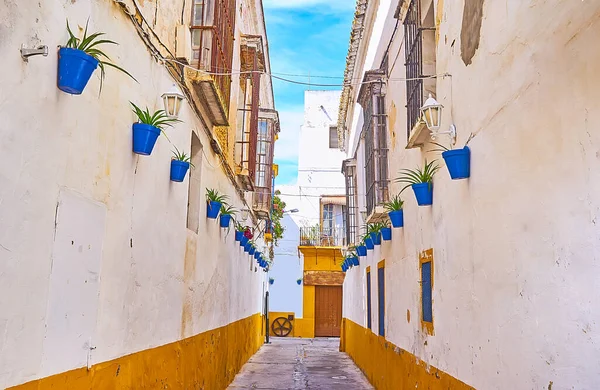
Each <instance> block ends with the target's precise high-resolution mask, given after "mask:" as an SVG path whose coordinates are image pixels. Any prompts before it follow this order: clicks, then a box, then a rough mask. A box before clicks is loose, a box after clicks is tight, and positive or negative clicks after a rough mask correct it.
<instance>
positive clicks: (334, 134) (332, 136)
mask: <svg viewBox="0 0 600 390" xmlns="http://www.w3.org/2000/svg"><path fill="white" fill-rule="evenodd" d="M338 146H339V137H338V131H337V126H330V127H329V149H337V148H338Z"/></svg>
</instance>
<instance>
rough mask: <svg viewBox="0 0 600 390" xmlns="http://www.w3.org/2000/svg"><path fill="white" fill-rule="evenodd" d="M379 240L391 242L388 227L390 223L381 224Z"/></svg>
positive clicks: (390, 231)
mask: <svg viewBox="0 0 600 390" xmlns="http://www.w3.org/2000/svg"><path fill="white" fill-rule="evenodd" d="M380 233H381V238H382V239H383V241H391V239H392V228H391V227H390V221H385V222H382V223H381V230H380Z"/></svg>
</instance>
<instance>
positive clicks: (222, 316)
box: [0, 0, 272, 387]
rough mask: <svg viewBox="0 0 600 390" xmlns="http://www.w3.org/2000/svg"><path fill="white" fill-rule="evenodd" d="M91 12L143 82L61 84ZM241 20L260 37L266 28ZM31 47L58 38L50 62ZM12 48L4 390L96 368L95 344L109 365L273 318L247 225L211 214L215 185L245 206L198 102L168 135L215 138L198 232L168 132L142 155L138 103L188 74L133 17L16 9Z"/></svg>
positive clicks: (49, 5)
mask: <svg viewBox="0 0 600 390" xmlns="http://www.w3.org/2000/svg"><path fill="white" fill-rule="evenodd" d="M161 4H162V2H161ZM246 4H247V2H246ZM253 4H254V7H257V11H256V12H258V11H260V6H259V4H256V3H253ZM182 5H183V2H172V3H167V4H165V5H163V7H164V8H162V9H161V10H160V12H159V14H160V15H161V18H160V19H159V22H158V23H157V25H156V29H157V31H158V32H159V35H160V34H161V31H162V32H165V34H167V35H168V33H170V32H172V31H175V28H174V26H175V24H176V20H174V19H169V17H168V15H171V14H174V15H177V16H176V18H177V19H179V18H180V17H181V7H182ZM246 8H247V7H246ZM175 10H178V11H177V12H175ZM144 14H145V16H146V17H148V18H149V20H150V17H149V15H146V11H144ZM258 14H259V15H260V13H258ZM88 17H89V20H90V22H89V23H90V31H105V32H107V38H108V39H114V40H116V41H118V42H119V44H120V45H119V46H115V47H108V48H106V51H107V53H108V54H109V55H110V56H111V58H112V59H113V60H114V61H115V63H117V64H119V65H120V66H122V67H124V68H125V69H127V70H129V71H130V72H131V73H132V74H133V75H134V76H135V77H136V78H137V79H138V80H139V83H135V82H134V81H132V80H131V79H129V78H128V77H127V76H125V75H123V74H121V73H119V72H116V71H114V70H112V69H107V76H106V80H105V83H104V86H103V90H102V93H101V94H100V95H99V93H98V92H99V80H98V76H99V71H96V73H95V74H94V76H93V77H92V79H91V80H90V83H89V84H88V86H87V88H86V90H85V91H84V93H83V95H81V96H70V95H67V94H65V93H63V92H61V91H59V90H58V89H57V88H56V67H57V51H56V47H57V46H58V45H61V44H64V42H66V39H67V32H66V26H65V20H66V19H68V20H69V21H70V24H71V26H72V28H75V27H76V26H77V25H79V26H84V25H85V22H86V19H87V18H88ZM238 18H239V20H238V24H237V25H238V28H240V29H248V30H246V31H244V32H245V33H253V32H254V33H257V32H256V30H253V29H251V27H252V26H256V29H259V30H260V31H262V30H261V29H262V25H261V24H259V23H257V22H256V20H252V18H247V19H244V18H242V16H241V15H240V14H238ZM150 23H152V21H151V20H150ZM260 31H259V32H260ZM164 42H165V44H166V45H167V46H169V47H170V48H171V49H173V42H171V41H169V39H168V38H165V40H164ZM236 43H237V45H239V40H236ZM21 44H25V45H27V46H29V47H31V46H33V45H38V44H45V45H48V47H49V55H48V57H45V58H44V57H32V58H30V60H29V62H28V63H25V62H23V61H22V60H21V57H20V55H19V48H20V47H21ZM236 47H237V49H236V50H235V53H236V54H235V55H236V56H239V46H236ZM0 49H1V50H2V52H4V53H6V55H5V56H4V57H3V59H2V61H1V64H2V66H1V68H2V70H3V71H2V74H1V75H0V118H1V120H0V139H2V141H1V142H0V160H1V162H2V163H1V164H0V215H1V222H0V309H1V310H0V335H1V336H0V387H5V386H10V385H14V384H19V383H23V382H26V381H28V380H32V379H35V378H39V377H43V376H47V375H51V374H55V373H58V372H62V371H66V370H68V369H73V368H77V367H81V366H85V364H86V361H87V357H88V347H89V345H90V342H91V345H93V346H95V347H96V349H95V350H94V351H93V352H92V353H91V363H92V364H94V363H98V362H101V361H105V360H109V359H112V358H115V357H118V356H122V355H125V354H129V353H132V352H136V351H140V350H143V349H147V348H150V347H154V346H158V345H163V344H166V343H170V342H173V341H176V340H179V339H181V338H184V337H188V336H192V335H195V334H198V333H200V332H203V331H206V330H210V329H214V328H216V327H220V326H223V325H227V324H229V323H231V322H233V321H236V320H239V319H242V318H245V317H248V316H250V315H252V314H255V313H258V312H260V311H261V310H262V304H263V302H262V294H263V292H264V290H265V289H266V288H267V286H266V284H267V283H266V273H264V272H261V271H260V270H258V271H256V269H255V267H251V265H250V264H251V263H252V262H251V261H250V260H249V258H248V256H247V255H244V253H243V251H242V250H241V249H240V248H239V246H238V245H237V243H235V242H234V237H233V236H234V235H233V230H232V231H231V233H230V234H227V231H226V230H222V229H220V228H219V227H218V224H217V223H216V222H215V221H212V220H207V219H206V217H205V215H206V205H205V203H204V202H203V199H204V189H205V188H207V187H208V188H216V189H218V190H219V191H220V192H221V193H224V194H227V195H228V196H229V199H230V202H231V203H232V204H233V205H234V206H235V207H237V208H241V207H242V206H243V204H242V199H240V197H239V196H238V195H237V193H236V191H235V189H234V186H233V183H232V181H230V179H229V178H228V177H227V176H226V175H225V173H224V170H223V168H222V167H221V162H220V160H219V159H218V157H217V156H216V155H215V154H214V153H213V152H212V150H211V148H210V140H209V138H208V136H207V134H206V132H205V130H204V129H203V125H202V123H201V122H200V121H199V120H198V119H197V117H196V116H195V115H194V113H193V111H192V110H191V108H190V107H189V106H188V105H187V104H186V105H185V106H184V107H183V108H182V110H181V113H180V119H182V120H183V123H179V124H177V125H175V127H174V128H172V129H167V130H166V133H167V134H168V137H169V139H170V140H171V142H172V143H173V144H174V145H177V147H178V148H179V149H180V150H184V151H186V152H187V153H189V151H190V140H191V134H192V132H195V133H196V134H197V135H198V137H199V139H200V142H201V143H202V145H203V151H204V154H203V158H202V163H201V164H200V166H199V167H197V168H196V169H200V170H201V172H200V180H201V183H200V184H201V192H200V197H201V199H202V200H201V202H200V212H199V216H198V218H199V221H200V228H199V234H198V235H196V234H195V233H193V232H191V231H189V230H187V229H186V218H187V216H186V214H187V204H188V199H187V198H188V180H189V178H186V180H185V181H184V182H183V183H174V182H171V181H169V167H170V159H171V150H172V149H173V147H172V146H171V144H170V143H169V142H168V141H167V139H166V138H165V137H160V138H159V140H158V142H157V144H156V146H155V148H154V151H153V153H152V155H151V156H137V155H135V154H133V153H132V152H131V147H132V146H131V142H132V141H131V138H132V136H131V124H132V123H133V122H134V120H135V118H134V114H133V113H132V112H131V109H130V106H129V101H133V102H135V103H136V104H138V105H140V106H146V105H147V106H149V107H150V109H160V108H161V104H162V102H161V100H160V95H161V94H162V93H163V92H165V91H166V90H168V89H169V87H170V86H171V84H172V83H173V80H172V79H171V77H170V76H169V74H168V73H167V71H166V69H165V68H164V67H163V65H161V64H159V63H157V62H156V61H154V60H152V59H151V56H150V54H149V52H148V50H147V48H146V47H145V46H144V45H143V43H142V41H141V40H140V38H139V37H138V34H137V33H136V31H135V28H134V26H133V24H132V22H131V21H130V20H129V18H128V17H126V16H125V15H124V13H123V12H122V10H121V8H120V7H119V6H118V5H116V4H114V3H113V2H112V1H108V0H105V1H90V0H79V1H73V2H68V4H67V3H64V2H59V1H44V2H40V3H39V4H38V3H37V2H36V3H31V4H29V3H22V2H16V1H11V0H8V1H5V2H3V3H2V4H1V5H0ZM9 53H10V54H9ZM237 62H238V63H239V60H237ZM235 84H236V83H235V82H234V85H235ZM269 88H270V87H269ZM264 93H266V94H268V93H270V90H269V89H268V88H265V89H264ZM234 94H235V90H234ZM234 96H235V95H234ZM265 99H266V100H265V101H267V102H269V101H270V103H272V96H271V97H269V96H266V97H265ZM269 99H270V100H269ZM232 100H233V101H234V102H235V101H237V99H235V98H233V99H232ZM235 109H236V107H235V106H232V110H235ZM234 112H235V111H234ZM188 177H189V175H188ZM186 258H187V259H188V261H187V262H186ZM81 262H84V264H81ZM61 313H62V314H64V315H65V316H64V317H61V315H62V314H61ZM69 316H73V318H74V319H73V320H71V321H68V320H67V321H66V320H65V318H69ZM77 316H82V317H84V319H80V320H76V319H75V318H77ZM65 321H66V322H65ZM59 347H60V350H57V348H59Z"/></svg>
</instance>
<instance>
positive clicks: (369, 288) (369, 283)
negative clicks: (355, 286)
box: [367, 267, 371, 329]
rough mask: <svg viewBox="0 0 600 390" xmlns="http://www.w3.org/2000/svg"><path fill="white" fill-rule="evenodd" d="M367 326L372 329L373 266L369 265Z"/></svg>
mask: <svg viewBox="0 0 600 390" xmlns="http://www.w3.org/2000/svg"><path fill="white" fill-rule="evenodd" d="M367 328H368V329H371V267H367Z"/></svg>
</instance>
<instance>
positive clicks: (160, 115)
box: [129, 102, 181, 134]
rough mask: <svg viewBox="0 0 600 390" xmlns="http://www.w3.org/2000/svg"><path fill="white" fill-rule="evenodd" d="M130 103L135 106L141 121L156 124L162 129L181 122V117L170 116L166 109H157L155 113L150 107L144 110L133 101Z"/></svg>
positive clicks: (151, 124) (134, 109) (134, 110)
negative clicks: (151, 111)
mask: <svg viewBox="0 0 600 390" xmlns="http://www.w3.org/2000/svg"><path fill="white" fill-rule="evenodd" d="M129 103H131V105H132V106H133V112H135V114H136V115H137V117H138V120H139V122H140V123H144V124H146V125H150V126H154V127H156V128H159V129H160V130H161V131H163V130H164V128H165V126H169V127H173V124H174V123H177V122H181V121H180V120H179V119H175V118H169V117H168V116H167V113H166V112H165V110H157V111H155V112H154V113H150V110H149V109H148V107H146V109H145V110H142V109H141V108H139V107H138V106H136V105H135V104H134V103H133V102H129ZM163 134H164V131H163Z"/></svg>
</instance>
